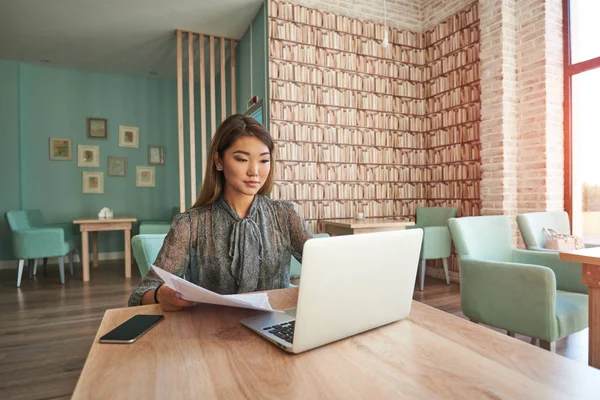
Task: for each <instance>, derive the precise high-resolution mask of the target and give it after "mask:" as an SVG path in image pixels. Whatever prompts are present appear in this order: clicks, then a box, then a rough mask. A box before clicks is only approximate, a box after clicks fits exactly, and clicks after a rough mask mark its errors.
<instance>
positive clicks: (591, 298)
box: [588, 287, 600, 368]
mask: <svg viewBox="0 0 600 400" xmlns="http://www.w3.org/2000/svg"><path fill="white" fill-rule="evenodd" d="M588 304H589V307H588V308H589V309H588V313H589V314H588V318H589V335H590V347H589V349H588V364H589V365H590V366H591V367H594V368H600V329H598V328H600V326H599V325H598V324H600V287H590V288H589V292H588Z"/></svg>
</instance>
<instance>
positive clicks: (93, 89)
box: [0, 61, 179, 259]
mask: <svg viewBox="0 0 600 400" xmlns="http://www.w3.org/2000/svg"><path fill="white" fill-rule="evenodd" d="M15 66H16V67H15ZM15 69H16V70H17V72H14V70H15ZM16 76H18V79H15V77H16ZM4 81H7V83H8V85H5V84H3V83H4ZM0 85H1V86H0V87H1V88H2V89H1V90H0V101H1V102H2V104H4V103H5V102H6V103H7V104H8V107H5V106H2V107H0V115H2V119H1V121H0V130H1V131H2V136H1V137H0V141H1V145H0V149H1V150H0V151H1V153H0V154H1V155H2V162H3V167H4V164H7V165H6V167H4V168H3V170H5V171H13V172H12V173H10V174H2V180H3V181H2V187H3V188H10V189H12V190H3V191H2V195H1V196H2V208H3V210H2V212H5V211H6V210H8V209H18V208H20V207H19V205H20V206H21V207H22V208H24V209H31V208H39V209H41V210H42V211H43V213H44V217H45V218H46V220H47V221H48V222H64V221H71V220H73V219H76V218H79V217H82V216H86V215H90V216H93V215H97V213H98V211H99V210H100V209H101V208H102V207H109V208H110V209H112V210H114V212H115V214H116V215H134V216H136V217H137V218H138V219H169V218H170V212H171V207H172V206H174V205H177V204H178V199H179V189H178V188H179V179H178V160H177V97H176V86H175V83H174V82H172V81H166V80H161V79H149V78H141V77H127V76H118V75H109V74H101V73H93V72H83V71H76V70H67V69H58V68H49V67H42V66H34V65H28V64H22V63H16V62H10V61H9V62H7V61H4V62H2V63H1V64H0ZM6 88H8V90H7V89H6ZM19 104H20V107H19ZM5 114H6V115H5ZM89 116H96V117H102V118H107V119H108V138H107V139H90V138H88V137H87V134H86V118H87V117H89ZM15 120H16V121H18V122H19V128H18V129H16V128H15V127H16V125H17V122H16V121H15ZM119 125H131V126H137V127H139V129H140V140H139V148H137V149H131V148H123V147H119V146H118V131H119ZM50 137H67V138H71V139H72V145H73V159H72V160H70V161H51V160H50V159H49V148H48V139H49V138H50ZM18 142H20V143H21V151H20V159H21V162H20V165H21V168H20V173H19V168H18V165H19V161H18V157H19V151H16V149H17V147H18V145H17V144H16V143H18ZM79 144H86V145H96V146H99V148H100V167H99V168H81V167H78V166H77V145H79ZM149 144H152V145H159V146H165V165H156V166H155V170H156V187H154V188H138V187H136V186H135V167H136V166H138V165H140V166H146V165H148V145H149ZM108 156H120V157H125V158H126V159H127V173H126V176H125V177H113V176H108ZM5 168H6V169H5ZM82 171H100V172H104V194H83V193H82ZM19 186H20V187H21V197H20V198H19V199H17V197H16V195H14V194H12V193H14V192H17V193H18V190H15V189H16V188H18V187H19ZM2 229H3V230H2V231H1V232H3V234H2V236H3V240H1V242H2V246H3V247H2V249H3V252H2V254H1V256H2V259H10V258H11V257H10V251H9V250H10V247H8V248H7V246H6V243H9V244H10V239H9V236H5V235H6V227H5V225H4V221H3V225H2ZM99 250H100V251H101V252H103V251H122V250H123V236H122V233H118V232H106V233H104V232H103V233H100V240H99Z"/></svg>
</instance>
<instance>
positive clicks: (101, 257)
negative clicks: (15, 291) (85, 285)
mask: <svg viewBox="0 0 600 400" xmlns="http://www.w3.org/2000/svg"><path fill="white" fill-rule="evenodd" d="M132 258H133V257H132ZM124 259H125V252H123V251H108V252H105V253H98V261H106V260H124ZM79 261H80V260H79V257H78V256H77V254H76V255H74V256H73V262H76V263H78V262H79ZM132 261H133V260H132ZM57 264H58V257H51V258H49V259H48V265H57ZM68 264H69V259H68V257H66V256H65V266H68ZM91 264H92V255H91V254H90V266H91ZM18 266H19V261H18V260H3V261H0V270H2V269H15V270H16V269H17V267H18ZM41 266H42V259H39V260H38V267H41Z"/></svg>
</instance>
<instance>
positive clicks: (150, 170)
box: [135, 165, 156, 187]
mask: <svg viewBox="0 0 600 400" xmlns="http://www.w3.org/2000/svg"><path fill="white" fill-rule="evenodd" d="M135 186H137V187H155V186H156V181H155V170H154V167H146V166H139V165H138V166H137V167H135Z"/></svg>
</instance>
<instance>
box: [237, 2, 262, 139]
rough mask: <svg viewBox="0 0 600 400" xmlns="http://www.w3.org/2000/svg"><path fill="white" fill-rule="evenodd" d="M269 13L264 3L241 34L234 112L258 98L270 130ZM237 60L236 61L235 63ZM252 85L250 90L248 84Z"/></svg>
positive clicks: (241, 109)
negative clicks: (253, 98) (261, 103)
mask: <svg viewBox="0 0 600 400" xmlns="http://www.w3.org/2000/svg"><path fill="white" fill-rule="evenodd" d="M267 13H268V9H267V2H265V4H264V5H263V6H262V7H261V8H260V10H259V11H258V13H257V14H256V17H254V20H253V21H252V24H251V27H252V28H250V27H249V28H248V30H247V31H246V32H245V33H244V35H243V36H242V38H241V39H240V41H239V43H238V46H237V47H236V71H235V72H236V92H237V99H236V104H237V105H236V107H237V112H239V113H244V112H246V110H247V104H248V100H250V98H251V97H252V96H258V98H259V99H262V100H263V108H264V110H263V125H264V126H266V127H267V129H268V127H269V87H268V85H269V79H268V76H269V70H268V68H269V60H268V54H269V52H268V45H269V43H268V39H269V38H268V34H269V31H268V25H267V24H268V14H267ZM250 42H252V74H250ZM238 60H239V61H238ZM251 81H252V90H251V85H250V82H251Z"/></svg>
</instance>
